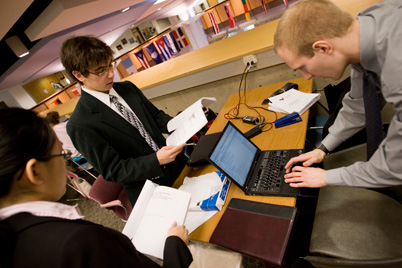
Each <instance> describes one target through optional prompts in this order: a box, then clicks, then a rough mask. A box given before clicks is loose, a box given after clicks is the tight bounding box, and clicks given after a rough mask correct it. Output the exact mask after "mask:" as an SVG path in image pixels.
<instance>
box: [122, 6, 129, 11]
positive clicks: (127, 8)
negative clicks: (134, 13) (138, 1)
mask: <svg viewBox="0 0 402 268" xmlns="http://www.w3.org/2000/svg"><path fill="white" fill-rule="evenodd" d="M129 9H130V7H126V8H125V9H123V10H122V11H121V12H126V11H127V10H129Z"/></svg>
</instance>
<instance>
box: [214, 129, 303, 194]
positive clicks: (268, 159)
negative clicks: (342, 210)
mask: <svg viewBox="0 0 402 268" xmlns="http://www.w3.org/2000/svg"><path fill="white" fill-rule="evenodd" d="M301 153H303V150H300V149H299V150H270V151H261V150H260V149H259V148H258V147H257V146H256V145H255V144H254V143H253V142H251V141H250V140H249V139H247V138H246V137H245V136H244V134H243V133H242V132H241V131H240V130H239V129H238V128H236V126H235V125H234V124H233V123H232V122H230V121H229V122H228V124H227V125H226V127H225V129H224V130H223V131H222V134H221V136H220V138H219V139H218V142H217V143H216V144H215V146H214V148H213V149H212V151H211V153H210V154H209V155H208V161H210V163H211V164H213V165H214V166H215V167H216V168H217V169H219V170H220V171H221V172H223V173H224V174H225V175H226V176H227V177H229V179H231V181H233V182H234V183H235V184H236V185H237V186H238V187H240V189H242V190H243V191H244V193H245V194H247V195H277V196H296V195H298V194H299V193H300V190H299V189H298V188H292V187H290V186H289V185H288V184H287V183H286V182H285V180H284V178H283V176H284V175H285V169H284V167H285V165H286V163H287V162H288V161H289V159H290V158H292V157H294V156H297V155H299V154H301Z"/></svg>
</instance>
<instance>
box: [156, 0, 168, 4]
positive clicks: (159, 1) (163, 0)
mask: <svg viewBox="0 0 402 268" xmlns="http://www.w3.org/2000/svg"><path fill="white" fill-rule="evenodd" d="M165 1H166V0H158V1H156V2H155V3H154V5H157V4H160V3H162V2H165Z"/></svg>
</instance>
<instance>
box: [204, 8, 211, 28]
mask: <svg viewBox="0 0 402 268" xmlns="http://www.w3.org/2000/svg"><path fill="white" fill-rule="evenodd" d="M202 17H203V18H204V21H205V25H206V28H205V29H208V28H211V27H212V23H211V20H210V19H209V16H208V12H205V13H204V14H203V15H202Z"/></svg>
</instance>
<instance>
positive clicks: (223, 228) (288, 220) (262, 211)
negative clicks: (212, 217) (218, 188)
mask: <svg viewBox="0 0 402 268" xmlns="http://www.w3.org/2000/svg"><path fill="white" fill-rule="evenodd" d="M296 216H297V208H295V207H287V206H279V205H273V204H267V203H260V202H253V201H248V200H243V199H237V198H232V199H231V200H230V202H229V204H228V206H227V208H226V210H225V212H224V213H223V215H222V218H221V219H220V221H219V223H218V225H217V226H216V228H215V230H214V232H213V233H212V236H211V238H210V240H209V242H210V243H212V244H215V245H219V246H223V247H225V248H228V249H231V250H234V251H236V252H240V253H242V254H246V255H248V256H251V257H254V258H256V259H259V260H262V261H264V262H266V263H269V264H273V265H275V266H282V265H283V264H284V260H285V259H286V258H285V256H286V252H287V250H288V248H289V246H288V245H289V242H290V239H291V235H292V229H293V226H294V223H295V221H296Z"/></svg>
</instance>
